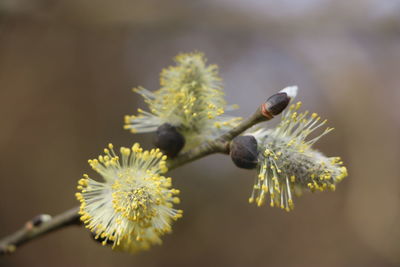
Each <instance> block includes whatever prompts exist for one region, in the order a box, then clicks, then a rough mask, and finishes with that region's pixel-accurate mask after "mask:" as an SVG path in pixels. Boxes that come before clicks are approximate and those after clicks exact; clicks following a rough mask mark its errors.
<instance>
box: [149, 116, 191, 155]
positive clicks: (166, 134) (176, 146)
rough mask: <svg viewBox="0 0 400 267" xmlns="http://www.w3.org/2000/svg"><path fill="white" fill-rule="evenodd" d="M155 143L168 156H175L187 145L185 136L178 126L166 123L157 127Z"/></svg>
mask: <svg viewBox="0 0 400 267" xmlns="http://www.w3.org/2000/svg"><path fill="white" fill-rule="evenodd" d="M154 144H155V146H156V147H158V148H159V149H160V150H161V151H162V152H163V153H164V154H165V155H167V156H168V157H175V156H176V155H178V153H179V152H180V151H181V149H182V148H183V146H184V145H185V138H184V137H183V135H182V134H180V133H179V132H178V131H177V130H176V127H174V126H172V125H171V124H169V123H164V124H162V125H161V126H160V127H158V129H157V132H156V138H155V140H154Z"/></svg>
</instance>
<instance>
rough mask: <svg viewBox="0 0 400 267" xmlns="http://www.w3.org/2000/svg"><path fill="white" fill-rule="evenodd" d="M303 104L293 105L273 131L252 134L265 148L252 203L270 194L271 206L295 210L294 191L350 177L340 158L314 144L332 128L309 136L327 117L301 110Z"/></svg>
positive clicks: (333, 185) (326, 187)
mask: <svg viewBox="0 0 400 267" xmlns="http://www.w3.org/2000/svg"><path fill="white" fill-rule="evenodd" d="M300 106H301V103H300V102H298V103H297V104H295V105H291V106H290V108H289V110H288V111H287V112H284V114H283V116H282V121H281V123H280V124H279V125H278V126H277V127H276V128H275V129H271V130H263V129H261V130H258V131H256V132H254V133H253V135H254V137H255V138H256V139H257V142H258V144H259V146H260V149H264V152H263V153H259V159H258V160H259V164H258V173H259V174H258V177H257V179H256V182H255V185H254V188H253V192H252V195H251V197H250V199H249V201H250V202H253V201H254V200H255V201H256V203H257V204H258V205H262V204H264V203H265V195H266V194H269V195H270V205H271V206H278V207H281V208H282V209H285V210H287V211H289V210H291V209H293V207H294V205H293V197H292V196H293V194H295V195H298V194H300V193H301V191H304V190H308V191H311V192H315V191H325V190H331V191H334V190H335V189H336V184H337V183H338V182H340V181H341V180H342V179H343V178H345V177H346V176H347V170H346V167H344V166H343V162H342V161H341V160H340V158H338V157H333V158H328V157H326V156H324V155H323V154H321V153H320V152H318V151H315V150H313V149H312V148H311V146H312V145H313V144H314V143H315V142H316V141H317V140H319V139H320V138H321V137H322V136H324V135H325V134H327V133H329V132H330V131H332V130H333V128H329V127H328V128H326V129H325V130H324V131H323V132H322V133H321V134H319V135H317V136H316V137H314V138H312V139H310V140H307V139H308V136H309V135H310V134H311V133H313V132H314V131H316V130H317V129H319V128H321V127H322V126H323V125H325V124H326V120H324V121H321V118H320V117H319V116H318V115H317V114H316V113H313V114H311V115H308V112H307V111H306V112H303V113H298V112H297V111H298V109H299V108H300Z"/></svg>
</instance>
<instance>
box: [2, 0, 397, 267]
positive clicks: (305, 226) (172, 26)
mask: <svg viewBox="0 0 400 267" xmlns="http://www.w3.org/2000/svg"><path fill="white" fill-rule="evenodd" d="M194 50H199V51H203V52H205V54H206V56H207V57H208V59H209V62H210V63H217V64H218V65H219V66H220V69H221V76H222V77H223V78H224V81H225V88H226V95H227V100H228V101H229V102H230V103H237V104H239V105H240V106H241V109H240V110H239V111H236V112H235V114H237V115H242V116H246V115H249V114H250V113H251V112H252V111H253V110H254V109H255V107H256V106H257V105H258V104H260V101H261V100H262V99H265V98H266V97H268V96H269V95H271V94H272V93H274V92H276V91H277V90H280V89H282V88H283V87H285V86H288V85H293V84H297V85H298V86H299V87H300V92H299V96H298V99H299V100H301V101H303V102H304V106H305V107H306V108H308V109H310V110H312V111H316V112H318V113H320V114H321V115H322V116H323V117H326V118H328V119H329V121H330V126H333V127H335V128H336V130H335V131H334V133H332V134H330V135H328V136H327V137H325V138H323V139H322V140H321V142H319V143H318V144H317V148H318V149H321V150H322V151H323V152H324V153H326V154H328V155H331V156H342V157H343V158H344V161H345V163H346V165H347V166H348V169H349V174H350V176H349V177H348V179H346V180H344V181H343V182H342V183H341V184H340V185H339V186H338V190H337V191H336V192H335V193H323V194H307V195H305V196H304V197H302V198H299V199H297V201H296V204H297V205H296V208H295V210H294V211H293V212H291V213H289V214H288V213H286V212H283V211H281V210H278V209H272V208H269V207H263V208H256V207H255V206H250V205H248V204H247V199H248V196H249V194H250V191H251V187H252V183H253V177H254V175H255V174H254V173H253V172H251V171H244V170H238V169H236V168H234V167H233V165H232V164H231V162H230V159H229V158H228V157H224V156H220V155H216V156H211V157H209V158H206V159H202V160H200V161H198V162H195V163H192V164H190V165H186V166H184V167H183V168H180V169H178V170H175V171H173V173H172V175H173V177H174V179H175V180H174V184H175V187H176V188H179V189H181V191H182V195H181V199H182V204H181V205H180V207H181V208H182V209H184V210H185V214H184V217H183V219H181V220H179V221H178V222H177V223H176V224H175V225H174V232H173V234H172V235H169V236H166V237H165V238H164V244H163V245H162V246H157V247H154V248H153V249H152V250H150V251H148V252H144V253H140V254H136V255H129V254H123V253H116V252H113V251H111V250H110V249H107V248H103V247H101V246H99V245H98V244H97V243H95V242H93V241H92V240H91V239H90V237H89V234H88V233H87V231H85V230H84V229H83V228H82V229H81V228H78V227H71V228H68V229H63V230H61V231H59V232H57V233H55V234H51V235H48V236H46V237H44V238H42V239H40V240H35V241H34V242H31V243H29V244H27V245H26V246H23V247H21V249H19V250H18V251H17V252H16V253H15V254H14V255H12V256H7V257H3V258H1V259H0V265H1V266H96V267H101V266H399V264H400V228H399V223H400V186H399V184H400V181H399V178H400V177H399V156H400V141H399V139H400V138H399V132H400V131H399V129H400V112H399V110H398V105H399V102H400V2H399V1H396V0H393V1H390V0H380V1H374V0H354V1H346V0H341V1H337V0H336V1H335V0H298V1H289V0H281V1H262V0H260V1H256V0H247V1H244V0H242V1H241V0H231V1H228V0H214V1H211V0H208V1H183V0H172V1H163V0H142V1H134V0H118V1H109V0H96V1H95V0H84V1H80V0H69V1H67V0H65V1H60V0H54V1H51V0H1V1H0V114H1V120H0V122H1V130H0V149H1V151H2V153H3V154H2V155H1V156H0V170H1V177H0V195H1V201H0V214H1V216H0V236H4V235H6V234H8V233H10V232H12V231H14V230H16V229H17V228H19V227H21V226H22V224H23V223H24V222H25V221H26V220H28V219H30V218H31V217H33V216H35V215H36V214H38V213H43V212H44V213H49V214H57V213H59V212H61V211H63V210H65V209H67V208H70V207H72V206H74V205H77V204H78V203H77V201H76V200H75V198H74V193H75V186H76V182H77V179H78V178H80V176H81V174H82V173H84V172H87V171H88V170H89V166H88V164H87V159H89V158H93V157H95V156H97V155H98V154H99V153H100V152H101V151H102V148H103V147H104V146H105V145H106V144H107V143H108V142H110V141H111V142H113V143H114V144H116V145H129V144H131V143H132V142H134V141H140V142H142V143H143V145H144V146H145V147H150V146H151V136H145V135H137V136H135V135H131V134H130V133H129V132H128V131H124V130H123V129H122V123H123V116H124V115H125V114H133V113H135V110H136V108H137V107H143V106H144V105H143V102H142V100H141V99H140V98H139V97H138V96H137V95H135V94H133V93H132V92H131V91H130V89H131V88H132V87H134V86H138V85H143V86H144V87H146V88H148V89H158V86H159V85H158V82H159V76H158V74H159V72H160V70H161V68H162V67H166V66H168V65H170V64H171V63H172V57H173V56H175V55H176V54H177V53H179V52H190V51H194ZM205 166H207V169H208V170H205Z"/></svg>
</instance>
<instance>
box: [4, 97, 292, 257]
mask: <svg viewBox="0 0 400 267" xmlns="http://www.w3.org/2000/svg"><path fill="white" fill-rule="evenodd" d="M285 97H286V99H283V100H284V104H282V99H281V98H282V93H278V94H275V95H273V96H272V97H270V98H269V99H268V100H267V102H266V103H264V104H263V105H261V107H260V108H258V109H257V111H256V112H255V113H254V114H253V115H252V116H250V117H249V118H247V119H245V120H243V121H241V122H240V123H239V124H238V125H237V126H236V127H234V128H233V129H231V130H230V131H228V132H226V133H225V134H223V135H222V136H220V137H218V138H216V139H215V140H211V141H207V142H204V143H203V144H201V145H200V146H198V147H196V148H194V149H192V150H189V151H187V152H185V153H181V154H179V155H178V156H177V157H176V158H174V159H169V160H168V162H167V164H168V169H169V170H172V169H175V168H177V167H179V166H181V165H184V164H186V163H189V162H192V161H194V160H197V159H200V158H202V157H205V156H207V155H210V154H213V153H224V154H229V147H230V142H231V141H232V139H233V138H235V137H236V136H238V135H240V134H241V133H243V132H244V131H246V130H247V129H249V128H250V127H252V126H253V125H255V124H257V123H260V122H262V121H267V120H270V119H272V118H273V117H274V115H277V114H279V113H280V112H281V111H282V110H283V109H284V108H286V106H287V104H288V103H289V100H288V99H289V98H288V96H287V95H286V93H285ZM277 99H278V100H279V101H278V102H277ZM78 211H79V207H75V208H73V209H70V210H67V211H65V212H63V213H61V214H59V215H57V216H55V217H53V218H51V219H49V220H48V221H45V222H43V223H41V224H39V225H34V224H35V223H34V222H33V221H28V222H27V223H26V224H25V226H24V227H23V228H22V229H20V230H18V231H17V232H15V233H13V234H11V235H9V236H6V237H4V238H3V239H1V240H0V255H2V254H8V253H12V252H14V251H15V250H16V249H17V247H19V246H21V245H23V244H25V243H27V242H29V241H31V240H34V239H36V238H38V237H41V236H43V235H45V234H48V233H51V232H53V231H55V230H57V229H61V228H63V227H66V226H70V225H74V224H79V214H78Z"/></svg>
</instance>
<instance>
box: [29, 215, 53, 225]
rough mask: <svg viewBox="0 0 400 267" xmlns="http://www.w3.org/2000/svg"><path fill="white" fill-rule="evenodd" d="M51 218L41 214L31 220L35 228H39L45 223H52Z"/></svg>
mask: <svg viewBox="0 0 400 267" xmlns="http://www.w3.org/2000/svg"><path fill="white" fill-rule="evenodd" d="M50 220H51V216H50V215H49V214H39V215H37V216H35V217H33V219H32V220H31V222H32V224H33V226H39V225H41V224H42V223H44V222H47V221H50Z"/></svg>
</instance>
